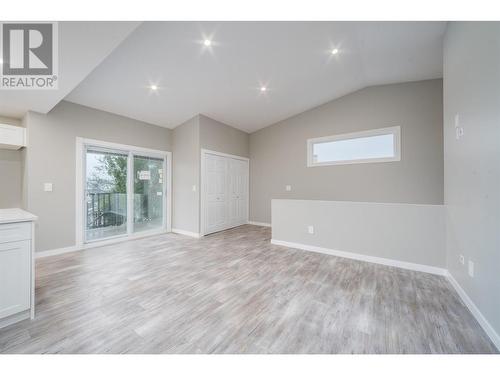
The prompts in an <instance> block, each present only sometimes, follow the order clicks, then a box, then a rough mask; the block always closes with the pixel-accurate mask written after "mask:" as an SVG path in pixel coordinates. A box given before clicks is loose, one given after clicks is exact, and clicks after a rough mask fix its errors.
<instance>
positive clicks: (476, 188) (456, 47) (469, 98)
mask: <svg viewBox="0 0 500 375" xmlns="http://www.w3.org/2000/svg"><path fill="white" fill-rule="evenodd" d="M456 114H459V118H460V126H461V127H463V128H464V136H463V137H462V138H461V139H459V140H457V139H456V137H455V115H456ZM444 156H445V164H444V165H445V189H444V197H445V204H446V209H447V221H446V232H447V263H448V270H449V271H450V273H451V274H452V276H453V277H454V278H455V279H456V280H457V282H458V283H459V284H460V285H461V287H462V288H463V289H464V291H465V292H466V293H467V294H468V296H469V297H470V298H471V299H472V301H473V302H474V304H475V305H476V306H477V307H478V309H479V310H480V311H481V312H482V314H483V316H484V317H485V318H486V319H487V320H488V321H489V323H490V325H491V326H492V327H493V329H494V330H496V337H497V339H496V340H497V341H496V344H497V346H499V347H500V336H499V333H500V266H499V265H500V23H499V22H479V23H476V22H458V23H456V22H452V23H450V24H449V26H448V29H447V32H446V36H445V49H444ZM460 254H463V255H464V256H465V258H466V263H465V266H464V265H462V264H461V263H460V262H459V255H460ZM468 260H472V261H473V262H474V265H475V274H474V277H473V278H472V277H469V276H468V274H467V262H468Z"/></svg>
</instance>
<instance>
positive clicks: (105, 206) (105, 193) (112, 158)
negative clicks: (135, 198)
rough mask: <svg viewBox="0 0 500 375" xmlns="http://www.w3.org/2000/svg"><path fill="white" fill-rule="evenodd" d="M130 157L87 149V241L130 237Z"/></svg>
mask: <svg viewBox="0 0 500 375" xmlns="http://www.w3.org/2000/svg"><path fill="white" fill-rule="evenodd" d="M127 163H128V154H123V153H120V152H119V151H104V150H99V149H96V148H90V147H89V148H87V152H86V181H85V185H86V189H85V193H86V228H85V241H86V242H89V241H95V240H99V239H102V238H108V237H115V236H119V235H124V234H126V233H127Z"/></svg>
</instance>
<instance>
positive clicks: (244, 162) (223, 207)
mask: <svg viewBox="0 0 500 375" xmlns="http://www.w3.org/2000/svg"><path fill="white" fill-rule="evenodd" d="M202 168H203V171H202V186H203V191H202V197H201V199H202V205H201V206H202V212H201V214H202V233H203V234H209V233H213V232H217V231H220V230H224V229H228V228H232V227H235V226H238V225H242V224H246V223H247V221H248V159H244V158H239V157H237V156H231V155H224V154H220V153H216V152H213V151H207V150H204V151H203V152H202Z"/></svg>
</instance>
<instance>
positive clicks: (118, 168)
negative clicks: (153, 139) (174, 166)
mask: <svg viewBox="0 0 500 375" xmlns="http://www.w3.org/2000/svg"><path fill="white" fill-rule="evenodd" d="M81 142H82V143H83V144H82V145H81V149H82V156H83V158H82V164H81V165H82V169H83V170H82V172H83V173H82V174H83V181H82V184H81V186H82V194H83V205H82V211H83V212H82V216H83V217H82V218H83V223H82V224H83V225H82V226H83V235H81V237H80V238H81V241H82V242H93V241H98V240H103V239H111V238H114V237H120V236H127V235H131V234H134V233H147V232H152V233H153V232H161V231H164V230H166V229H168V228H167V224H168V216H167V212H168V211H169V208H168V197H169V192H168V191H167V186H168V185H167V183H168V182H169V181H168V176H169V172H170V171H168V170H167V162H169V155H168V153H166V152H160V151H154V150H147V149H139V148H137V147H132V146H124V145H116V144H108V143H106V142H99V141H94V142H96V144H91V143H88V144H87V143H85V142H84V140H82V141H81ZM108 146H109V147H108ZM112 146H116V147H112ZM128 147H130V149H127V148H128Z"/></svg>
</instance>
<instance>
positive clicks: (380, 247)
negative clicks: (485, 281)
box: [272, 199, 446, 268]
mask: <svg viewBox="0 0 500 375" xmlns="http://www.w3.org/2000/svg"><path fill="white" fill-rule="evenodd" d="M309 225H312V226H313V227H314V233H313V234H309V233H308V232H307V228H308V226H309ZM272 228H273V240H279V241H286V242H291V243H294V244H300V245H308V246H316V247H320V248H324V249H328V250H334V251H341V252H348V253H354V254H362V255H366V256H368V257H378V258H385V259H391V260H397V261H402V262H410V263H416V264H420V265H425V266H431V267H438V268H444V267H445V263H446V261H445V245H444V238H445V234H444V233H445V230H444V207H443V206H442V205H418V204H400V203H368V202H334V201H319V200H294V199H273V201H272Z"/></svg>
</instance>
